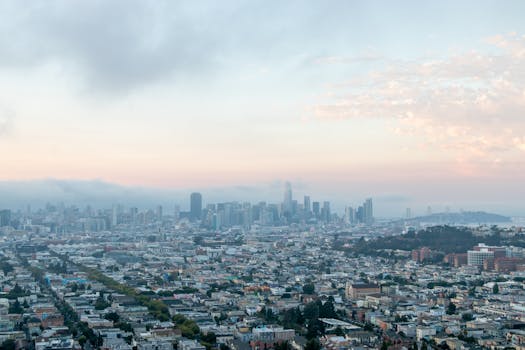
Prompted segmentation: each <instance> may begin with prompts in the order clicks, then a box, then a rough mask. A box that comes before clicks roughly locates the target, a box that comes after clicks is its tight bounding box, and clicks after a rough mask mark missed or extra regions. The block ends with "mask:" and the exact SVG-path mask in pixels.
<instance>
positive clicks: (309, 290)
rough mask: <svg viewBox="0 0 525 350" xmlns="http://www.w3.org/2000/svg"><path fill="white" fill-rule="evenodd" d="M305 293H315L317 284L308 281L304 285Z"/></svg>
mask: <svg viewBox="0 0 525 350" xmlns="http://www.w3.org/2000/svg"><path fill="white" fill-rule="evenodd" d="M303 293H304V294H314V293H315V285H314V284H313V283H307V284H305V285H304V286H303Z"/></svg>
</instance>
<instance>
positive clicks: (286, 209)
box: [283, 182, 293, 216]
mask: <svg viewBox="0 0 525 350" xmlns="http://www.w3.org/2000/svg"><path fill="white" fill-rule="evenodd" d="M292 205H293V204H292V184H291V183H289V182H286V183H285V185H284V201H283V215H284V216H291V215H292V212H293V208H292Z"/></svg>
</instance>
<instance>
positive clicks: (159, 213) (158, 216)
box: [155, 205, 162, 220]
mask: <svg viewBox="0 0 525 350" xmlns="http://www.w3.org/2000/svg"><path fill="white" fill-rule="evenodd" d="M155 216H156V217H157V220H161V219H162V205H158V206H157V210H156V212H155Z"/></svg>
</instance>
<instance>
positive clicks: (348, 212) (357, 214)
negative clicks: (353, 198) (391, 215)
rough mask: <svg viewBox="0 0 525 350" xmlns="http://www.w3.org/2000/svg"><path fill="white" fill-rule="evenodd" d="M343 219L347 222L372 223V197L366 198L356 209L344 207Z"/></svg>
mask: <svg viewBox="0 0 525 350" xmlns="http://www.w3.org/2000/svg"><path fill="white" fill-rule="evenodd" d="M344 220H345V222H346V223H347V224H368V225H369V224H372V223H373V222H374V209H373V206H372V198H367V199H366V200H365V202H364V203H363V205H360V206H359V207H357V209H354V208H352V207H346V208H345V217H344Z"/></svg>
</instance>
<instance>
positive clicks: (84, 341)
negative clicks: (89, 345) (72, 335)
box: [78, 335, 87, 349]
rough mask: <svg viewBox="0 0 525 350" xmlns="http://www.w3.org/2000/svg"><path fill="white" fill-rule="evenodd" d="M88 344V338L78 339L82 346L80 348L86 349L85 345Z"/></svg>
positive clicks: (82, 336) (81, 337) (83, 336)
mask: <svg viewBox="0 0 525 350" xmlns="http://www.w3.org/2000/svg"><path fill="white" fill-rule="evenodd" d="M86 342H87V338H86V336H85V335H81V336H80V337H79V338H78V343H79V344H80V346H81V347H82V349H84V345H85V344H86Z"/></svg>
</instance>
